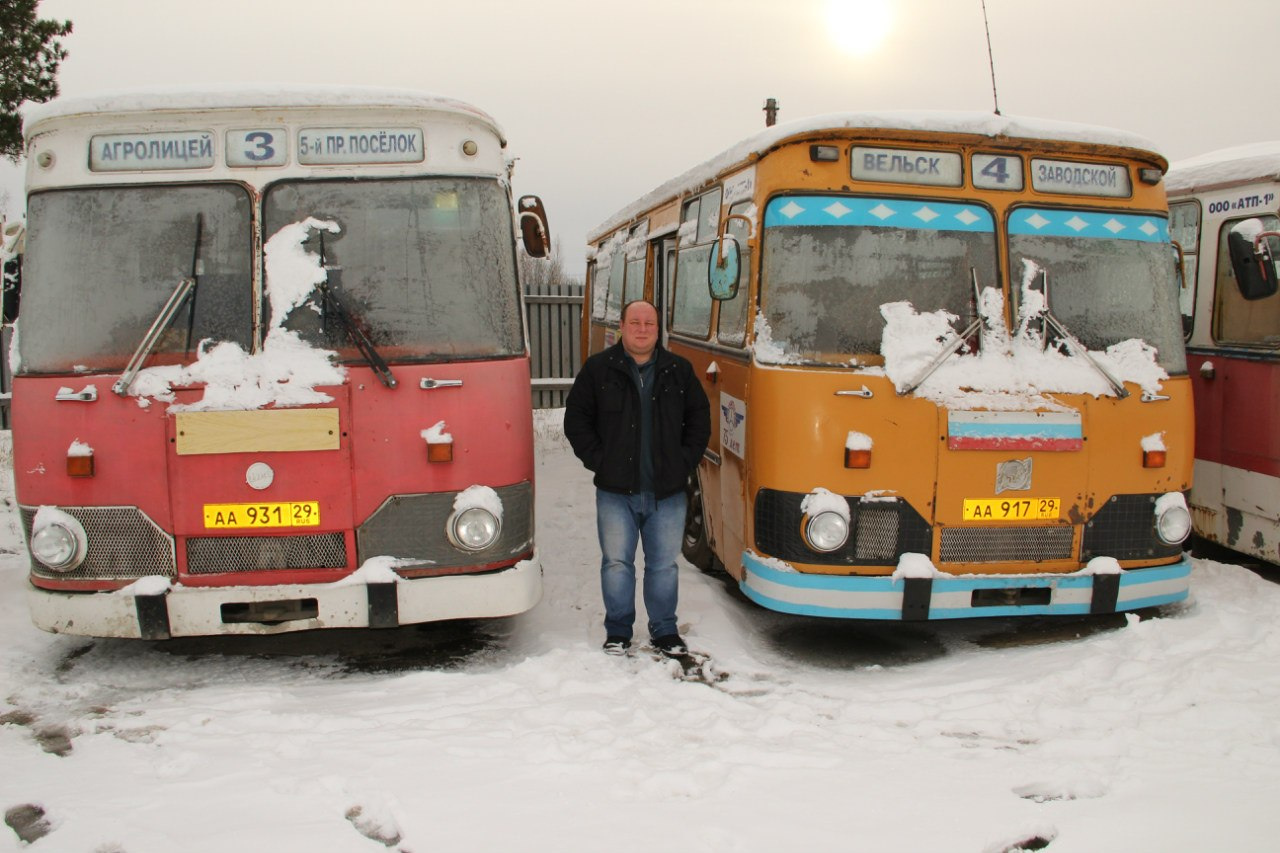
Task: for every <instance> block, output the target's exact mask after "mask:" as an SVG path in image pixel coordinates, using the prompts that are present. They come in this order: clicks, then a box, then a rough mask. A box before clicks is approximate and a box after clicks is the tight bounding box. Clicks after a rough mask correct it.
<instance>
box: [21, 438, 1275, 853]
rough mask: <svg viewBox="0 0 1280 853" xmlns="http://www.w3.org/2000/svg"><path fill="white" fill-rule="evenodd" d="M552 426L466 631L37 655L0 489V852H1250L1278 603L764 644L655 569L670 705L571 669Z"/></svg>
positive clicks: (580, 556) (690, 581)
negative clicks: (19, 830)
mask: <svg viewBox="0 0 1280 853" xmlns="http://www.w3.org/2000/svg"><path fill="white" fill-rule="evenodd" d="M558 414H559V413H554V414H553V415H552V418H551V423H550V425H548V423H547V421H546V419H540V422H539V423H540V432H541V433H542V435H541V437H540V439H539V457H538V472H537V473H538V477H539V480H538V504H537V512H538V516H537V517H538V537H539V547H540V552H541V556H542V561H543V565H544V567H545V571H546V588H545V595H544V598H543V601H542V603H541V604H540V605H539V606H538V607H537V608H535V609H534V610H533V611H531V612H530V613H528V614H525V615H523V616H520V617H517V618H514V619H511V620H504V621H500V622H496V623H468V624H463V625H456V624H451V625H433V626H426V627H416V628H405V629H400V630H396V631H391V632H361V633H355V632H328V633H325V632H321V633H315V634H307V635H291V636H285V637H274V638H223V639H216V640H199V641H188V640H182V641H173V642H170V643H143V642H134V641H101V640H99V641H94V640H87V639H81V638H72V637H59V636H53V635H48V634H44V633H42V632H39V631H37V630H36V629H34V628H32V627H31V626H30V624H29V622H28V619H27V614H26V609H25V603H24V601H23V586H24V584H25V571H26V570H25V556H24V554H23V546H22V543H21V539H20V536H19V523H18V519H17V514H16V512H15V511H14V509H13V506H12V504H13V499H12V486H11V482H10V480H9V477H8V471H7V468H8V466H7V465H5V469H6V470H5V473H4V477H3V483H4V484H3V486H0V496H3V497H4V499H5V506H4V508H3V513H0V637H2V638H3V643H0V810H3V811H5V812H7V813H9V819H10V821H11V822H13V823H16V824H18V825H20V826H23V825H25V824H26V823H27V822H31V821H35V823H36V826H35V827H29V829H32V828H33V829H35V834H36V835H40V833H44V834H43V835H41V836H40V837H38V838H37V839H36V840H35V841H33V842H31V843H29V844H28V843H26V842H23V841H21V840H20V839H19V837H18V835H17V834H16V833H15V832H13V831H11V830H10V829H7V828H0V850H25V849H31V850H45V851H69V853H72V852H74V853H153V851H154V853H172V851H175V850H181V851H184V853H202V851H210V852H211V853H212V852H213V851H217V853H223V852H224V851H271V853H278V852H279V851H285V853H291V851H308V853H313V852H314V851H323V853H343V851H353V852H354V851H365V853H369V851H375V850H386V849H392V850H400V851H413V852H414V853H428V851H441V850H443V851H459V850H474V851H500V850H519V851H555V852H556V853H573V851H588V850H590V851H597V850H607V851H610V853H628V851H636V852H637V853H639V851H645V853H648V852H649V851H654V850H658V851H709V853H711V851H714V853H734V851H771V853H772V851H794V850H812V851H836V850H839V851H874V853H889V851H905V853H914V852H915V851H921V853H950V852H951V851H955V853H997V851H1009V850H1013V849H1017V848H1018V847H1019V845H1020V844H1021V845H1022V846H1023V847H1025V849H1044V850H1048V851H1050V853H1106V851H1125V853H1143V851H1160V853H1179V852H1180V851H1186V853H1205V852H1206V851H1227V850H1230V851H1233V853H1251V851H1272V850H1276V849H1280V814H1278V812H1277V809H1276V803H1277V802H1278V801H1280V626H1278V624H1277V618H1276V616H1277V613H1280V586H1278V585H1275V584H1273V583H1270V582H1268V581H1267V580H1265V579H1263V578H1261V577H1259V576H1258V575H1256V574H1254V573H1252V572H1250V571H1248V570H1246V569H1243V568H1241V567H1239V566H1233V565H1225V564H1220V563H1215V562H1210V561H1204V560H1201V561H1197V563H1196V567H1195V571H1194V574H1193V578H1192V595H1191V599H1190V601H1189V602H1188V603H1186V604H1184V605H1181V606H1178V607H1174V608H1169V609H1166V610H1165V611H1163V612H1161V613H1159V614H1158V615H1157V616H1156V617H1155V618H1145V619H1143V620H1139V619H1137V618H1134V617H1130V618H1128V619H1125V618H1122V617H1116V618H1111V619H1103V620H1072V621H1034V622H1020V623H1019V622H1013V621H1004V620H1001V621H984V622H973V623H965V624H953V625H938V626H928V627H923V628H922V627H902V626H892V625H875V626H867V625H855V624H849V623H842V622H824V621H817V620H809V619H800V618H796V617H788V616H783V615H780V614H774V613H769V612H767V611H764V610H761V609H760V608H758V607H755V606H754V605H752V604H750V603H749V602H747V601H746V600H745V599H743V598H742V597H741V596H739V595H737V594H736V592H735V591H734V590H732V589H731V588H730V587H729V586H728V585H726V584H725V583H723V582H721V581H720V580H718V579H716V578H713V577H710V576H706V575H703V574H701V573H699V572H698V571H696V570H694V569H692V568H690V567H688V566H685V567H684V571H683V573H682V576H681V583H682V599H681V606H680V614H681V628H682V631H683V633H684V634H685V635H686V637H687V638H688V640H689V641H690V644H691V645H692V647H693V648H695V649H698V650H701V651H703V652H706V653H708V654H709V655H710V656H711V660H712V663H711V664H710V665H709V666H708V667H707V669H706V670H705V671H704V673H703V675H704V676H705V677H703V678H701V679H695V680H683V679H681V678H680V677H679V676H680V674H681V670H680V668H679V666H678V665H677V664H675V663H673V662H666V661H662V662H659V661H653V660H649V659H647V658H614V657H608V656H606V655H604V654H602V653H601V652H600V648H599V647H600V643H601V641H602V640H603V636H602V631H601V628H600V621H601V613H602V611H601V604H600V595H599V591H598V585H597V575H596V572H597V559H598V556H597V554H598V552H597V550H596V543H595V533H594V519H593V511H594V502H593V499H592V488H591V484H590V481H589V479H588V477H587V475H586V473H585V472H584V471H583V470H582V469H581V468H580V467H579V465H578V464H577V461H576V460H575V459H574V458H573V456H572V454H571V453H570V452H569V451H568V449H567V447H566V446H565V444H564V443H563V440H562V439H561V438H560V437H559V435H558V423H556V422H555V421H554V418H555V417H556V416H557V415H558ZM3 438H4V439H5V440H6V441H7V434H5V435H4V436H3ZM5 458H7V456H6V457H5ZM1273 577H1274V576H1273ZM24 807H25V808H24ZM41 812H42V813H43V817H39V815H40V814H41ZM41 821H43V823H44V824H45V826H40V825H39V824H40V822H41Z"/></svg>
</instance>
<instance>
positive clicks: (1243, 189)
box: [1167, 142, 1280, 564]
mask: <svg viewBox="0 0 1280 853" xmlns="http://www.w3.org/2000/svg"><path fill="white" fill-rule="evenodd" d="M1167 184H1168V187H1169V212H1170V217H1171V219H1170V222H1171V227H1170V231H1171V233H1172V236H1173V239H1174V240H1176V241H1177V242H1178V244H1179V245H1180V246H1181V247H1182V253H1183V267H1184V270H1185V276H1184V278H1185V281H1186V285H1187V286H1186V288H1185V289H1184V291H1183V298H1182V311H1183V323H1184V326H1186V328H1187V332H1188V337H1187V362H1188V365H1187V366H1188V368H1189V371H1190V374H1191V381H1192V383H1193V388H1194V389H1195V394H1194V396H1195V407H1196V460H1195V485H1194V487H1193V488H1192V490H1191V511H1192V520H1193V523H1194V526H1195V531H1196V533H1197V534H1198V535H1199V536H1201V537H1203V538H1205V539H1208V540H1210V541H1213V542H1217V543H1219V544H1221V545H1225V546H1226V547H1228V548H1230V549H1232V550H1234V551H1238V552H1240V553H1243V554H1248V555H1251V556H1254V557H1258V558H1261V559H1263V560H1267V561H1270V562H1272V563H1276V564H1280V292H1278V291H1277V279H1280V265H1278V264H1277V261H1280V142H1271V143H1261V144H1257V145H1250V146H1242V147H1238V148H1230V149H1225V150H1222V151H1215V152H1212V153H1210V154H1205V155H1203V156H1201V157H1196V158H1194V159H1191V160H1185V161H1182V162H1179V163H1176V164H1174V167H1173V168H1172V169H1170V171H1169V176H1168V179H1167Z"/></svg>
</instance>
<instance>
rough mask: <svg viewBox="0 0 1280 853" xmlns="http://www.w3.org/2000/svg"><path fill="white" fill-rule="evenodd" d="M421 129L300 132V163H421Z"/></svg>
mask: <svg viewBox="0 0 1280 853" xmlns="http://www.w3.org/2000/svg"><path fill="white" fill-rule="evenodd" d="M425 156H426V155H425V152H424V150H423V144H422V128H420V127H322V128H308V129H305V130H300V131H298V162H299V163H302V164H304V165H307V166H333V165H345V164H357V163H421V162H422V161H423V159H424V158H425Z"/></svg>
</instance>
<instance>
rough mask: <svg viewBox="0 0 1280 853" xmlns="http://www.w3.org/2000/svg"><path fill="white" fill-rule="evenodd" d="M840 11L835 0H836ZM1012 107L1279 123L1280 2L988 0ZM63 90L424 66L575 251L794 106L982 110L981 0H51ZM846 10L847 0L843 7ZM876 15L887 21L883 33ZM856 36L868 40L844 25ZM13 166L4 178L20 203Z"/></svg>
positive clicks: (1064, 115) (1184, 132) (1173, 125)
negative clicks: (479, 115) (483, 125)
mask: <svg viewBox="0 0 1280 853" xmlns="http://www.w3.org/2000/svg"><path fill="white" fill-rule="evenodd" d="M833 5H835V6H843V7H846V9H845V11H846V13H847V14H844V15H835V16H833V15H832V14H831V11H830V10H831V7H832V6H833ZM986 5H987V13H988V17H989V21H990V32H991V41H992V47H993V50H994V60H995V75H996V83H997V91H998V98H999V107H1000V110H1001V112H1003V113H1004V114H1005V115H1018V116H1028V117H1037V118H1047V119H1057V120H1063V121H1074V122H1081V123H1085V124H1094V125H1106V126H1111V127H1117V128H1122V129H1124V130H1129V131H1133V132H1135V133H1138V134H1142V135H1144V136H1146V137H1148V138H1149V139H1150V140H1151V141H1152V142H1153V143H1155V147H1156V149H1157V150H1158V151H1160V152H1162V153H1163V154H1165V156H1167V157H1169V158H1170V159H1171V160H1178V159H1181V158H1185V157H1190V156H1193V155H1196V154H1201V153H1204V152H1205V151H1209V150H1213V149H1217V148H1223V147H1227V146H1232V145H1240V144H1245V143H1252V142H1260V141H1264V140H1275V139H1280V110H1278V109H1277V108H1276V107H1275V104H1274V100H1275V99H1274V89H1275V79H1276V75H1275V72H1274V70H1270V69H1273V68H1274V64H1275V57H1276V51H1277V48H1278V47H1280V43H1278V42H1277V34H1278V33H1280V2H1277V0H1214V2H1206V0H1070V2H1061V0H987V2H986ZM39 8H40V16H41V17H46V18H58V19H67V18H69V19H70V20H71V21H72V23H73V24H74V27H75V30H74V32H73V33H72V35H71V36H69V37H68V38H67V39H66V40H65V42H64V45H65V47H66V48H67V50H68V51H69V56H68V57H67V59H66V60H65V62H64V63H63V65H62V69H61V72H60V74H59V78H58V79H59V83H60V86H61V89H62V93H63V94H64V95H67V96H79V95H88V94H96V93H101V92H109V91H119V90H126V89H131V88H137V87H156V86H162V87H169V86H183V87H191V86H197V87H198V86H210V87H223V86H227V85H236V84H252V85H255V86H260V85H262V84H271V83H289V84H305V83H316V84H325V85H362V86H366V85H372V86H390V87H396V88H412V89H419V90H423V91H426V92H430V93H434V94H440V95H449V96H452V97H457V98H461V99H462V100H466V101H470V102H471V103H473V104H475V105H476V106H479V107H481V108H482V109H484V110H486V111H488V112H489V113H491V114H492V115H493V116H494V117H495V118H496V119H497V120H498V122H499V123H500V124H501V125H502V126H503V128H504V129H505V130H506V132H507V137H508V139H509V142H510V151H511V153H512V154H513V155H514V156H516V157H518V158H519V162H518V165H517V167H516V174H515V189H516V191H517V192H519V193H537V194H539V195H541V196H542V197H543V199H544V201H545V202H546V205H547V208H548V211H549V214H550V216H551V225H552V233H553V236H555V237H556V238H557V239H559V241H560V243H561V249H562V252H563V255H564V258H565V262H566V265H567V267H568V268H569V270H570V271H572V272H574V273H575V274H576V275H579V276H580V275H581V274H582V267H583V261H582V258H583V256H584V242H585V235H586V233H587V232H588V231H590V230H592V229H593V228H594V227H595V226H596V225H598V224H599V223H601V222H602V221H604V220H605V219H607V218H608V217H609V216H610V215H611V214H613V213H614V212H616V211H617V210H619V209H620V208H622V207H624V206H625V205H627V204H628V203H629V202H630V201H632V200H633V199H634V198H636V197H638V196H640V195H642V194H643V193H645V192H647V191H648V190H650V189H652V188H653V187H655V186H657V185H658V184H660V183H662V182H663V181H665V180H666V179H667V178H669V177H672V176H673V175H675V174H677V173H679V172H682V171H684V170H685V169H687V168H689V167H691V166H694V165H696V164H698V163H700V162H702V161H703V160H706V159H708V158H709V157H710V156H712V155H714V154H716V153H718V152H720V151H721V150H723V149H725V148H728V147H729V146H730V145H732V144H733V143H735V142H737V141H738V140H740V139H742V138H743V137H745V136H748V135H750V134H753V133H755V132H756V131H758V130H760V129H761V128H763V126H764V114H763V112H762V107H763V104H764V100H765V98H768V97H773V98H777V99H778V101H779V103H780V105H781V108H782V109H781V114H780V120H783V121H786V120H789V119H799V118H804V117H807V116H811V115H815V114H820V113H831V112H851V111H861V110H886V109H906V110H928V109H944V110H980V111H991V110H992V108H993V95H992V83H991V75H990V71H989V68H988V57H987V46H986V39H985V35H984V29H983V17H982V4H981V2H980V0H842V2H840V0H836V2H829V0H786V2H783V0H640V2H634V3H632V2H627V3H616V2H610V0H462V2H447V3H446V2H438V0H361V2H359V3H354V2H351V0H345V2H335V0H219V2H217V3H213V4H204V3H202V4H196V3H190V2H183V0H176V1H175V2H171V3H155V2H154V0H109V2H104V0H43V2H41V3H40V7H39ZM834 19H839V20H834ZM881 32H882V33H883V34H882V35H881V36H880V37H879V38H876V37H875V36H876V34H877V33H881ZM850 42H861V43H858V44H851V43H850ZM19 185H20V178H19V177H18V176H17V170H16V169H15V168H14V167H12V166H10V165H9V164H8V161H3V165H2V166H0V193H4V192H5V190H6V189H7V190H9V195H10V197H11V198H10V201H9V205H8V209H9V210H10V212H12V211H13V210H14V207H15V205H14V199H13V196H16V194H17V193H16V188H17V187H18V186H19Z"/></svg>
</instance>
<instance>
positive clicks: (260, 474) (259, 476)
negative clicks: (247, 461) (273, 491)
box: [244, 462, 276, 489]
mask: <svg viewBox="0 0 1280 853" xmlns="http://www.w3.org/2000/svg"><path fill="white" fill-rule="evenodd" d="M275 478H276V472H275V471H273V470H272V469H271V466H270V465H268V464H267V463H265V462H255V463H253V464H252V465H250V466H249V470H248V471H246V472H245V474H244V481H245V482H246V483H247V484H249V485H250V486H252V487H253V488H255V489H265V488H266V487H267V486H270V485H271V483H272V482H273V481H274V480H275Z"/></svg>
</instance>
